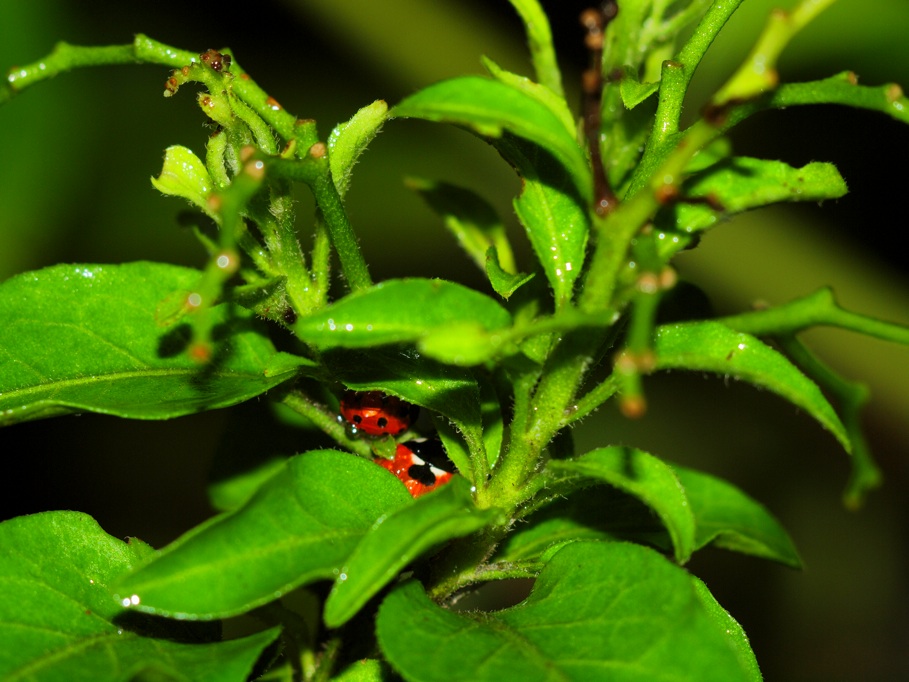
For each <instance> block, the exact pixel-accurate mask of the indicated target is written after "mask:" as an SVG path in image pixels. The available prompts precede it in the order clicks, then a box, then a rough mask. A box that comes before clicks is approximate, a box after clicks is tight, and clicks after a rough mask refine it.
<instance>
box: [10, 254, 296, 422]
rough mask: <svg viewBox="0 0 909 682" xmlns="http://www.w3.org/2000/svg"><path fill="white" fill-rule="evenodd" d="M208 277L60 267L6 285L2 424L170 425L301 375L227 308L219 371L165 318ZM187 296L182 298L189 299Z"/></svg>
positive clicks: (136, 268)
mask: <svg viewBox="0 0 909 682" xmlns="http://www.w3.org/2000/svg"><path fill="white" fill-rule="evenodd" d="M199 277H200V273H199V272H198V271H195V270H190V269H188V268H182V267H177V266H174V265H164V264H159V263H145V262H138V263H128V264H125V265H56V266H53V267H49V268H45V269H44V270H38V271H35V272H29V273H24V274H22V275H18V276H16V277H13V278H11V279H9V280H7V281H6V282H3V283H2V284H0V319H2V320H3V324H2V325H0V424H10V423H14V422H18V421H25V420H28V419H38V418H41V417H49V416H54V415H58V414H66V413H69V412H76V411H82V410H86V411H91V412H101V413H104V414H113V415H117V416H120V417H129V418H135V419H168V418H171V417H176V416H180V415H185V414H190V413H193V412H198V411H200V410H207V409H214V408H218V407H226V406H228V405H233V404H235V403H238V402H241V401H243V400H246V399H248V398H252V397H254V396H256V395H259V394H261V393H264V392H265V391H267V390H268V389H269V388H272V387H273V386H276V385H278V384H280V383H282V382H283V381H286V380H287V379H289V378H291V377H292V376H293V375H294V369H293V368H292V367H284V368H283V369H282V371H276V372H273V373H271V374H270V375H266V368H267V367H268V366H269V361H270V360H271V359H272V357H273V356H274V354H275V350H274V347H273V346H272V344H271V342H270V341H269V340H268V339H267V338H266V337H265V336H264V335H263V334H262V333H261V332H260V329H259V326H258V324H257V323H256V322H255V321H254V320H253V319H252V317H251V315H250V313H248V312H246V311H243V310H242V309H239V308H232V307H230V306H227V305H217V306H215V307H214V308H212V309H211V311H210V314H211V315H212V316H213V317H214V321H215V341H216V347H215V352H214V358H213V361H212V362H211V363H210V364H208V365H201V366H200V365H199V364H198V363H196V362H194V361H193V360H192V359H190V358H189V357H188V355H187V354H186V352H185V348H186V345H187V343H188V341H189V329H188V327H187V326H186V325H178V326H176V327H171V328H164V327H161V326H159V324H158V321H157V320H156V314H155V311H156V310H157V309H158V307H159V304H161V302H162V301H163V300H165V299H166V298H168V297H172V296H173V295H174V294H175V293H177V292H187V291H190V290H191V289H192V287H193V286H195V285H196V284H197V283H198V281H199ZM178 295H179V294H178Z"/></svg>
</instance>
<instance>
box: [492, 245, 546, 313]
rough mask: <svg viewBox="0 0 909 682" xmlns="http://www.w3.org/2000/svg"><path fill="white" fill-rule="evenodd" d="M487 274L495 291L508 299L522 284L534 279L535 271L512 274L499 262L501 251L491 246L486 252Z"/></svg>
mask: <svg viewBox="0 0 909 682" xmlns="http://www.w3.org/2000/svg"><path fill="white" fill-rule="evenodd" d="M486 276H487V277H488V278H489V283H490V284H491V285H492V288H493V289H494V290H495V292H496V293H497V294H498V295H499V296H501V297H502V298H504V299H505V300H508V299H509V298H511V295H512V294H513V293H514V292H515V291H517V290H518V289H519V288H520V287H521V286H523V285H524V284H527V282H529V281H530V280H532V279H533V276H534V273H532V272H531V273H530V274H524V273H522V272H519V273H517V274H516V275H512V274H511V273H509V272H507V271H506V270H505V269H504V268H503V267H502V265H501V263H500V262H499V253H498V250H497V249H496V247H494V246H490V247H489V250H488V251H487V252H486Z"/></svg>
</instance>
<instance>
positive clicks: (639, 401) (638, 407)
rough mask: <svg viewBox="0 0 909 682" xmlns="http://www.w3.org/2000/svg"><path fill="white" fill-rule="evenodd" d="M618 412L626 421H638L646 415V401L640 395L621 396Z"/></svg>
mask: <svg viewBox="0 0 909 682" xmlns="http://www.w3.org/2000/svg"><path fill="white" fill-rule="evenodd" d="M619 412H621V413H622V416H623V417H627V418H628V419H640V418H641V417H643V416H644V415H645V414H646V413H647V400H646V399H645V398H644V396H642V395H630V396H623V397H622V399H621V400H619Z"/></svg>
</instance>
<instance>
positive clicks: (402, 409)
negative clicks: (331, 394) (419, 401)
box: [341, 391, 420, 436]
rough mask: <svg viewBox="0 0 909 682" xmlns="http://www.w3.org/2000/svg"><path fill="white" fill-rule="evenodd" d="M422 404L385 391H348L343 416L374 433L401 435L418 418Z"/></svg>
mask: <svg viewBox="0 0 909 682" xmlns="http://www.w3.org/2000/svg"><path fill="white" fill-rule="evenodd" d="M419 412H420V408H419V407H417V406H416V405H411V404H410V403H408V402H404V401H403V400H401V399H400V398H396V397H395V396H393V395H385V394H384V393H382V392H381V391H345V393H344V395H343V397H342V398H341V416H342V417H343V418H344V419H346V420H347V421H348V423H350V424H351V425H352V426H353V427H354V429H356V430H357V431H362V432H363V433H365V434H368V435H370V436H386V435H388V436H397V435H398V434H399V433H402V432H403V431H406V430H407V429H408V427H410V425H411V424H412V423H413V422H414V420H415V419H416V418H417V415H418V414H419Z"/></svg>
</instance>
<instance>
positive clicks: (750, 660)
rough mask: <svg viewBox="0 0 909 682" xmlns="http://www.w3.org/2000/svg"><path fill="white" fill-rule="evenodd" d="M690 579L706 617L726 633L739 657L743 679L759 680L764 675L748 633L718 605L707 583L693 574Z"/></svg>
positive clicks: (759, 681)
mask: <svg viewBox="0 0 909 682" xmlns="http://www.w3.org/2000/svg"><path fill="white" fill-rule="evenodd" d="M691 581H692V584H693V585H694V589H695V591H696V592H697V593H698V597H700V599H701V603H702V604H703V605H704V608H705V610H706V611H707V615H708V617H710V618H711V619H712V620H713V621H714V623H716V626H717V628H718V629H719V631H720V632H722V633H724V634H725V635H726V639H727V640H728V641H729V643H730V644H731V645H732V648H733V649H734V650H735V653H736V655H737V656H738V659H739V665H740V666H741V668H742V670H744V671H745V673H746V677H745V679H747V680H750V681H751V682H761V680H763V679H764V677H763V675H761V669H760V667H758V662H757V659H756V658H755V657H754V651H753V650H752V649H751V644H750V642H749V641H748V635H746V634H745V630H744V629H743V628H742V626H741V625H739V623H738V621H737V620H736V619H735V618H733V617H732V616H731V615H730V613H729V612H728V611H727V610H726V609H724V608H723V607H722V606H720V603H719V602H718V601H717V600H716V598H715V597H714V596H713V595H712V594H711V593H710V590H709V589H707V585H705V584H704V583H703V582H702V581H701V580H699V579H698V578H695V577H693V576H692V578H691Z"/></svg>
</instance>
